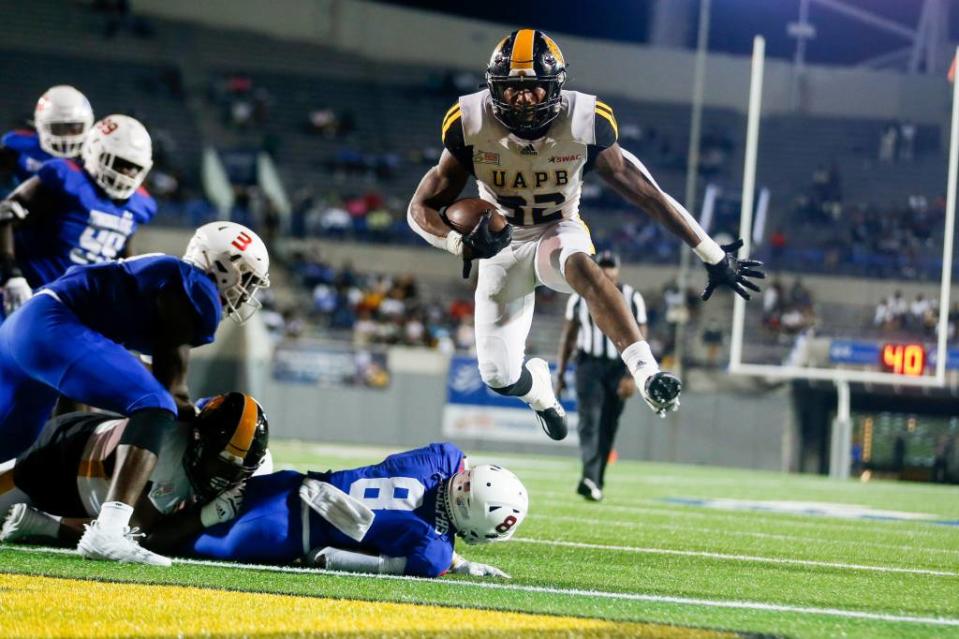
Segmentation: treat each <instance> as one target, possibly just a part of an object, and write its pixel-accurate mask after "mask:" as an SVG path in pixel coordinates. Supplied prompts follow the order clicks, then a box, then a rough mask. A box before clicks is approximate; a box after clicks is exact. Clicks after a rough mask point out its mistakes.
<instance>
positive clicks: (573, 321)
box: [556, 251, 646, 501]
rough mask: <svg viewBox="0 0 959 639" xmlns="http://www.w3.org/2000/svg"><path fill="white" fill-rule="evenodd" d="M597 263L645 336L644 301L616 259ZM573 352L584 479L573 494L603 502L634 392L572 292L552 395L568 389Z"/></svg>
mask: <svg viewBox="0 0 959 639" xmlns="http://www.w3.org/2000/svg"><path fill="white" fill-rule="evenodd" d="M596 263H597V264H598V265H599V266H600V268H602V269H603V273H604V274H605V275H606V277H608V278H609V279H610V280H612V281H613V283H615V284H616V287H617V288H618V289H619V291H620V292H621V293H622V294H623V297H625V298H626V305H627V306H628V307H629V309H630V310H631V311H632V313H633V315H634V316H635V317H636V322H637V323H638V324H639V328H640V330H641V331H642V333H643V335H645V334H646V303H645V302H644V301H643V296H642V295H640V294H639V292H638V291H636V290H635V289H633V287H632V286H630V285H629V284H622V283H620V281H619V257H618V256H617V255H616V254H615V253H613V252H612V251H603V252H602V253H600V254H599V255H597V256H596ZM574 348H575V350H576V399H577V403H578V404H579V450H580V453H581V456H582V458H583V477H582V479H581V480H580V482H579V486H577V488H576V492H577V493H579V494H580V495H582V496H583V497H585V498H586V499H588V500H591V501H600V500H601V499H602V498H603V478H604V476H605V474H606V464H607V462H608V461H609V454H610V452H611V451H612V450H613V440H614V439H615V438H616V430H617V428H619V416H620V415H621V414H622V413H623V407H624V405H625V404H626V400H627V399H628V398H629V397H630V396H632V395H633V394H634V393H636V383H635V382H634V381H633V376H632V375H630V374H629V371H628V370H627V369H626V365H625V364H624V363H623V360H622V358H620V356H619V352H618V351H617V350H616V347H615V346H613V340H611V339H609V338H608V337H606V336H605V335H603V333H602V331H600V330H599V327H598V326H597V325H596V323H595V322H594V321H593V318H592V317H590V314H589V309H588V308H586V301H585V300H584V299H583V298H582V297H580V296H579V295H577V294H573V295H571V296H570V298H569V302H568V303H567V304H566V322H565V323H564V325H563V334H562V337H561V338H560V343H559V378H558V380H557V382H556V395H557V396H559V395H560V393H562V392H563V390H564V389H565V387H566V382H565V373H566V367H567V365H568V364H569V358H570V356H571V355H572V354H573V350H574Z"/></svg>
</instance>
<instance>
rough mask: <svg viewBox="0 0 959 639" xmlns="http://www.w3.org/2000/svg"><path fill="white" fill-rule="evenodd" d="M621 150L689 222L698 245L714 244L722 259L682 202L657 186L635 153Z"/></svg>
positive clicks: (624, 156) (711, 261)
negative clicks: (698, 242)
mask: <svg viewBox="0 0 959 639" xmlns="http://www.w3.org/2000/svg"><path fill="white" fill-rule="evenodd" d="M622 151H623V159H624V160H626V161H627V162H629V163H630V164H632V165H633V166H634V167H635V168H636V170H638V171H639V172H640V173H642V174H643V175H644V176H645V177H646V179H647V180H649V183H650V184H652V185H653V186H654V187H656V189H657V190H658V191H659V192H660V193H662V194H663V197H665V198H666V201H667V202H669V205H670V206H672V207H673V208H674V209H676V210H677V211H678V212H679V214H680V215H682V216H683V217H684V218H685V219H686V223H687V224H689V226H690V228H692V229H693V232H694V233H695V234H696V237H697V238H698V239H699V241H700V246H702V245H703V244H704V243H708V244H711V245H715V248H716V250H718V251H719V254H720V257H719V259H722V255H723V252H722V249H720V248H719V245H717V244H716V243H715V242H713V240H712V239H710V237H709V234H708V233H706V231H705V230H704V229H703V227H702V226H700V225H699V222H697V221H696V218H694V217H693V216H692V214H691V213H690V212H689V211H687V210H686V207H684V206H683V205H682V204H680V203H679V202H677V201H676V199H675V198H674V197H673V196H671V195H670V194H669V193H667V192H666V191H664V190H663V189H662V188H661V187H660V186H659V184H657V183H656V180H654V179H653V175H652V174H651V173H650V172H649V169H647V168H646V165H645V164H643V163H642V162H640V161H639V158H638V157H636V156H635V155H633V154H632V153H630V152H629V151H627V150H626V149H623V150H622ZM696 248H698V247H696ZM698 254H699V252H697V255H698ZM700 257H702V256H700ZM719 259H712V260H708V261H709V262H710V263H715V262H718V261H719Z"/></svg>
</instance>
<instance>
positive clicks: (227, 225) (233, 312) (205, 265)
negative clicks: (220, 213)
mask: <svg viewBox="0 0 959 639" xmlns="http://www.w3.org/2000/svg"><path fill="white" fill-rule="evenodd" d="M183 260H184V261H185V262H189V263H190V264H193V265H194V266H196V267H198V268H200V269H202V270H204V271H206V272H207V273H208V274H209V275H210V277H212V278H213V280H214V281H215V282H216V286H217V288H218V289H219V291H220V301H221V302H222V304H223V308H224V310H225V311H226V314H227V315H229V316H230V318H231V319H232V320H233V321H234V322H236V323H237V324H243V323H244V322H246V321H247V320H248V319H250V318H251V317H253V314H254V313H256V311H257V310H259V309H260V308H261V306H262V304H261V303H260V301H259V300H258V299H257V298H256V294H257V292H259V290H260V289H261V288H267V287H269V286H270V275H269V270H270V255H269V253H268V252H267V250H266V245H265V244H264V243H263V240H261V239H260V238H259V236H258V235H257V234H256V233H254V232H253V231H251V230H250V229H248V228H246V227H245V226H243V225H241V224H236V223H235V222H210V223H209V224H204V225H203V226H201V227H200V228H198V229H197V230H196V233H194V234H193V238H192V239H191V240H190V243H189V245H187V248H186V253H184V254H183Z"/></svg>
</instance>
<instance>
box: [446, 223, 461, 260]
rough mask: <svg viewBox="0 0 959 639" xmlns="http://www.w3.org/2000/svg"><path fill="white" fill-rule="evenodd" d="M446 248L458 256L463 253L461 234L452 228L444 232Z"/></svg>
mask: <svg viewBox="0 0 959 639" xmlns="http://www.w3.org/2000/svg"><path fill="white" fill-rule="evenodd" d="M446 250H447V251H449V252H450V253H452V254H453V255H455V256H456V257H459V256H461V255H462V254H463V236H462V235H461V234H460V233H457V232H456V231H454V230H452V229H451V230H450V232H449V233H447V234H446Z"/></svg>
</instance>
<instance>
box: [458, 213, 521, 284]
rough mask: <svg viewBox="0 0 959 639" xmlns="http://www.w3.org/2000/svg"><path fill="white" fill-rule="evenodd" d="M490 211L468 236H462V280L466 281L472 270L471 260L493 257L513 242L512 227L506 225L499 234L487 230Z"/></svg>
mask: <svg viewBox="0 0 959 639" xmlns="http://www.w3.org/2000/svg"><path fill="white" fill-rule="evenodd" d="M492 217H493V213H492V211H487V212H486V213H485V214H484V215H483V217H482V218H480V221H479V224H477V225H476V228H474V229H473V230H472V231H470V234H469V235H464V236H463V279H464V280H465V279H468V278H469V276H470V271H471V270H472V269H473V260H485V259H489V258H491V257H493V256H494V255H496V254H497V253H499V252H500V251H502V250H503V249H504V248H506V247H507V246H509V244H510V242H512V241H513V227H512V226H511V225H510V224H507V225H506V226H504V227H503V228H502V229H500V231H499V233H494V232H492V231H491V230H490V228H489V223H490V220H491V219H492Z"/></svg>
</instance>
